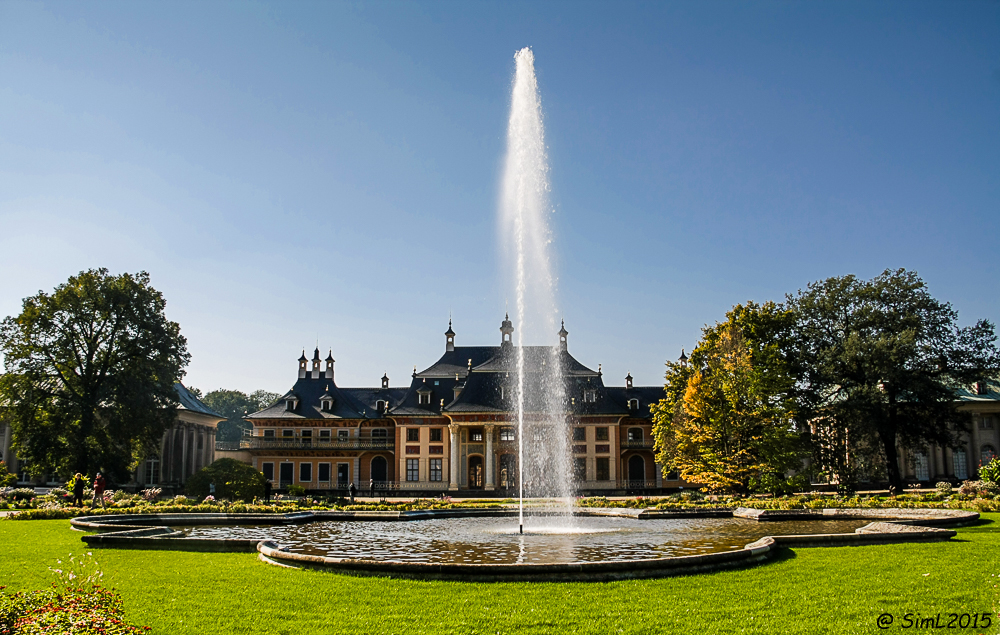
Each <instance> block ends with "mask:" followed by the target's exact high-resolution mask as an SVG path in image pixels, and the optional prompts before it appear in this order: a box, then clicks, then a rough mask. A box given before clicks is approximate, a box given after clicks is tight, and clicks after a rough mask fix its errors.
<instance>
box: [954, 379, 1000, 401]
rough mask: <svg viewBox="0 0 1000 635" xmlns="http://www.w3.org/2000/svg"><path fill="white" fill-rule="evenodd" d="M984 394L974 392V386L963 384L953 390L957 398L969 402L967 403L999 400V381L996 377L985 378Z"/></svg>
mask: <svg viewBox="0 0 1000 635" xmlns="http://www.w3.org/2000/svg"><path fill="white" fill-rule="evenodd" d="M985 383H986V394H985V395H980V394H979V393H977V392H976V387H975V386H974V385H973V386H964V387H962V388H959V389H958V390H957V391H955V392H956V393H957V394H958V400H959V401H964V402H969V403H982V402H986V403H990V402H996V401H1000V381H998V380H997V379H995V378H994V379H988V380H986V382H985Z"/></svg>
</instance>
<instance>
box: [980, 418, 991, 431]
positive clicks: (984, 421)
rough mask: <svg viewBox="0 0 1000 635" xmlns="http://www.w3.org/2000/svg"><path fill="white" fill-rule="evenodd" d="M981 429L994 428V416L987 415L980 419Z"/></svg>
mask: <svg viewBox="0 0 1000 635" xmlns="http://www.w3.org/2000/svg"><path fill="white" fill-rule="evenodd" d="M979 429H980V430H992V429H993V417H990V416H985V417H983V418H982V419H980V420H979Z"/></svg>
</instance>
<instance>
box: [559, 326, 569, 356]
mask: <svg viewBox="0 0 1000 635" xmlns="http://www.w3.org/2000/svg"><path fill="white" fill-rule="evenodd" d="M561 322H562V328H560V329H559V350H561V351H566V350H567V349H568V348H569V344H567V343H566V336H567V335H569V331H567V330H566V320H561Z"/></svg>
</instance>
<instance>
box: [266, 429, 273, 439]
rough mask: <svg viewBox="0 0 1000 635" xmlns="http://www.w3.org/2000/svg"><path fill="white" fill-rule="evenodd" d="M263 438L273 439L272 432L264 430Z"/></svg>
mask: <svg viewBox="0 0 1000 635" xmlns="http://www.w3.org/2000/svg"><path fill="white" fill-rule="evenodd" d="M264 438H265V439H273V438H274V430H264Z"/></svg>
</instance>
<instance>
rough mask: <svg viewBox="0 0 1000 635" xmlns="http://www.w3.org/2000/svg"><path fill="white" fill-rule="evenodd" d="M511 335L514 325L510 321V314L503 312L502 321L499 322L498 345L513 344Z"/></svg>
mask: <svg viewBox="0 0 1000 635" xmlns="http://www.w3.org/2000/svg"><path fill="white" fill-rule="evenodd" d="M513 335H514V325H513V324H512V323H511V321H510V315H508V314H504V316H503V322H501V323H500V346H513V345H514V342H513V340H512V339H511V338H512V337H513Z"/></svg>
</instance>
